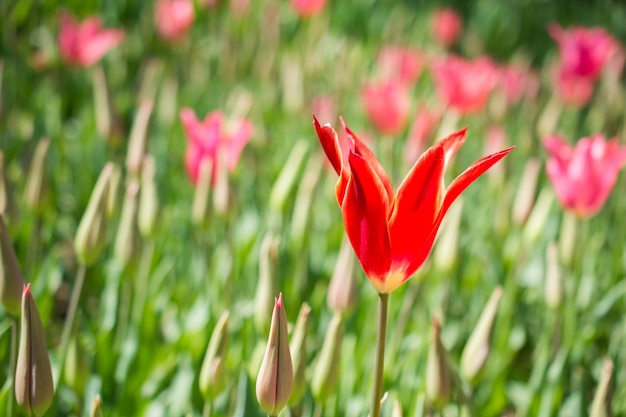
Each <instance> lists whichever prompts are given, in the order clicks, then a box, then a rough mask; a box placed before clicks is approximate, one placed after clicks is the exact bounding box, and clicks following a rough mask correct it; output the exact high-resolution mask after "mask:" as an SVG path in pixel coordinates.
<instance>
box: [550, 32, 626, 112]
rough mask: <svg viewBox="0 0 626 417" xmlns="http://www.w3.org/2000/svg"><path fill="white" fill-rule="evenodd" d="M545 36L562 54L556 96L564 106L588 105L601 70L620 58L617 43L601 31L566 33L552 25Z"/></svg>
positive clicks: (556, 82) (556, 75) (556, 74)
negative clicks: (617, 57)
mask: <svg viewBox="0 0 626 417" xmlns="http://www.w3.org/2000/svg"><path fill="white" fill-rule="evenodd" d="M548 33H549V34H550V36H552V38H553V39H554V40H555V41H556V42H557V43H558V45H559V49H560V52H561V60H560V61H559V63H558V64H557V68H556V71H555V84H556V90H557V92H558V93H559V95H560V96H561V98H562V99H563V100H564V101H565V102H566V103H569V104H574V105H577V106H582V105H585V104H587V102H588V101H589V100H590V99H591V96H592V95H593V89H594V87H595V82H596V80H597V79H598V78H599V77H600V75H601V74H602V71H603V70H604V68H605V67H606V66H607V64H609V62H610V61H611V60H612V59H613V58H615V57H616V56H619V55H620V54H622V51H621V47H620V45H619V43H618V42H617V41H616V40H615V39H614V38H613V37H612V36H611V35H610V34H609V33H607V32H606V31H605V30H604V29H602V28H584V27H580V26H575V27H572V28H570V29H567V30H565V29H563V28H561V27H560V26H559V25H557V24H555V23H552V24H550V25H549V26H548ZM618 61H619V59H618Z"/></svg>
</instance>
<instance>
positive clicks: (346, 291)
mask: <svg viewBox="0 0 626 417" xmlns="http://www.w3.org/2000/svg"><path fill="white" fill-rule="evenodd" d="M358 289H359V288H358V283H357V280H356V277H355V276H354V254H353V252H352V245H351V244H350V241H349V240H348V239H346V238H344V239H343V241H342V242H341V248H340V249H339V256H338V257H337V263H336V264H335V270H334V271H333V276H332V278H331V280H330V284H329V286H328V292H327V293H326V304H327V305H328V307H329V308H330V309H331V310H333V311H335V312H337V313H341V314H347V313H349V312H351V311H352V310H353V309H354V306H355V304H356V300H357V292H358Z"/></svg>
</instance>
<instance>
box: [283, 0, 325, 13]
mask: <svg viewBox="0 0 626 417" xmlns="http://www.w3.org/2000/svg"><path fill="white" fill-rule="evenodd" d="M289 3H290V4H291V8H292V9H293V10H294V11H295V12H296V13H297V14H298V15H299V16H301V17H313V16H316V15H318V14H320V13H321V12H322V10H324V6H326V0H290V1H289Z"/></svg>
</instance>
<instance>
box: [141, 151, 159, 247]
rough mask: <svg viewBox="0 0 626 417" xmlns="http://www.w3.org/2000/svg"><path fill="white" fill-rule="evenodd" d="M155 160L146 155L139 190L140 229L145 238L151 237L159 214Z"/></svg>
mask: <svg viewBox="0 0 626 417" xmlns="http://www.w3.org/2000/svg"><path fill="white" fill-rule="evenodd" d="M155 170H156V168H155V162H154V157H152V155H146V157H145V158H144V161H143V168H142V171H141V188H140V190H139V218H138V222H139V231H140V232H141V235H142V236H143V237H144V238H148V237H151V236H152V234H153V233H154V226H155V224H156V221H157V216H158V214H159V196H158V193H157V187H156V183H155V182H154V175H155Z"/></svg>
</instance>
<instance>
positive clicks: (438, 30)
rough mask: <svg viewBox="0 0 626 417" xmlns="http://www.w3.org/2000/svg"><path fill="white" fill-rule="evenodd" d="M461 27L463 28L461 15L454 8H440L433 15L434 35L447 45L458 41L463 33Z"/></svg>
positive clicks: (432, 27)
mask: <svg viewBox="0 0 626 417" xmlns="http://www.w3.org/2000/svg"><path fill="white" fill-rule="evenodd" d="M461 29H463V21H462V20H461V16H460V15H459V14H458V13H457V12H456V11H454V10H452V9H439V10H437V11H435V13H434V14H433V16H432V20H431V30H432V33H433V37H434V38H435V39H436V40H437V41H438V42H439V43H441V44H442V45H444V46H446V47H450V46H452V45H454V44H455V43H456V41H457V39H458V38H459V35H460V34H461Z"/></svg>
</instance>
